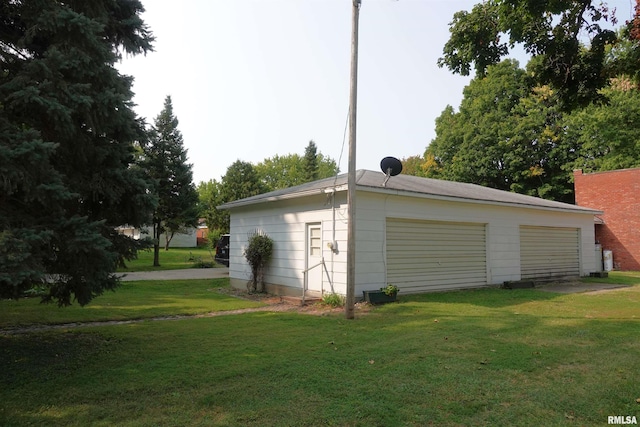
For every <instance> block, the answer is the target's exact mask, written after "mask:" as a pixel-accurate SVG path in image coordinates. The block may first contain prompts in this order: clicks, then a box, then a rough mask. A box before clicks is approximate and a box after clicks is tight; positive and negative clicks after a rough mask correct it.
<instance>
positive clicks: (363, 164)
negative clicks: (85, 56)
mask: <svg viewBox="0 0 640 427" xmlns="http://www.w3.org/2000/svg"><path fill="white" fill-rule="evenodd" d="M478 1H479V0H478ZM478 1H476V0H397V1H396V0H362V7H361V10H360V32H359V36H360V40H359V73H358V119H357V156H356V159H357V168H358V169H370V170H378V169H379V163H380V160H381V159H382V158H383V157H385V156H394V157H398V158H402V157H408V156H411V155H416V154H420V155H421V154H423V153H424V150H425V148H426V147H427V145H429V143H430V142H431V140H432V139H433V138H434V137H435V119H436V118H437V117H438V116H439V115H440V114H441V113H442V110H443V109H444V108H445V107H446V106H447V105H452V106H453V107H454V108H456V109H457V108H458V106H459V105H460V101H461V100H462V90H463V88H464V86H466V85H467V84H468V83H469V80H470V78H468V77H461V76H459V75H453V74H451V73H450V72H449V71H448V70H447V69H441V68H438V66H437V65H436V61H437V60H438V58H439V57H441V56H442V48H443V46H444V44H445V43H446V41H447V40H448V37H449V26H448V23H449V22H451V19H452V17H453V14H454V13H455V12H456V11H459V10H470V9H471V8H472V7H473V5H474V4H476V3H477V2H478ZM142 2H143V4H144V6H145V8H146V12H145V13H144V14H143V19H144V20H145V22H146V23H147V24H148V25H149V27H150V29H151V31H152V32H153V34H154V36H155V37H156V42H155V45H154V46H155V52H151V53H149V54H148V55H147V56H137V57H133V58H126V59H125V60H124V61H123V62H122V64H120V65H119V69H120V71H121V73H123V74H127V75H131V76H133V77H134V78H135V82H134V87H133V90H134V92H135V97H134V102H135V103H136V104H137V107H136V112H137V113H138V114H139V115H140V116H142V117H145V118H146V119H147V122H149V123H153V119H154V118H155V117H156V116H157V115H158V114H159V113H160V111H161V110H162V107H163V102H164V98H165V96H166V95H171V97H172V100H173V107H174V114H175V115H176V117H177V118H178V120H179V122H180V124H179V129H180V131H181V132H182V134H183V137H184V144H185V147H186V148H187V149H188V155H189V162H190V163H192V164H193V172H194V181H195V183H196V184H197V183H199V182H200V181H208V180H210V179H216V180H219V179H220V178H221V176H222V175H224V174H225V172H226V169H227V167H228V166H229V165H231V164H232V163H233V162H234V161H236V160H238V159H240V160H244V161H249V162H252V163H254V164H255V163H258V162H260V161H262V160H263V159H265V158H267V157H272V156H274V155H276V154H279V155H285V154H289V153H298V154H303V152H304V148H305V146H306V145H307V143H308V142H309V140H314V141H315V143H316V145H317V146H318V149H319V151H321V152H322V153H323V154H325V155H327V156H329V157H332V158H333V159H335V160H336V162H337V161H338V159H339V158H340V156H341V154H342V160H341V162H340V165H339V166H340V170H341V171H342V172H346V171H347V168H348V139H347V142H345V146H344V150H342V145H343V138H344V131H345V124H346V119H347V113H348V108H349V75H350V49H351V0H182V1H180V2H175V1H168V0H142ZM632 2H633V0H616V1H610V2H609V4H610V5H611V6H615V7H616V8H617V11H618V12H617V16H618V18H619V20H620V21H622V22H623V21H624V20H626V19H629V17H630V16H631V11H632V10H633V4H632ZM633 3H635V2H633ZM524 65H525V64H523V63H521V66H524Z"/></svg>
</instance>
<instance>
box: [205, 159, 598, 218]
mask: <svg viewBox="0 0 640 427" xmlns="http://www.w3.org/2000/svg"><path fill="white" fill-rule="evenodd" d="M384 181H385V175H384V174H382V173H380V172H373V171H369V170H362V169H361V170H358V171H357V172H356V186H357V187H356V188H357V190H359V191H371V192H377V193H385V194H396V195H403V196H408V197H420V198H427V199H439V200H449V201H463V202H471V203H483V204H494V205H503V206H504V205H506V206H516V207H525V208H534V209H544V210H559V211H565V212H567V211H568V212H575V213H585V214H586V213H589V214H593V215H600V214H602V213H603V212H602V211H599V210H596V209H591V208H587V207H583V206H578V205H572V204H569V203H562V202H556V201H553V200H547V199H541V198H538V197H533V196H527V195H524V194H518V193H512V192H508V191H503V190H497V189H494V188H488V187H483V186H480V185H476V184H468V183H463V182H455V181H444V180H438V179H431V178H421V177H416V176H411V175H397V176H395V177H391V178H390V179H389V180H388V181H387V182H386V185H385V183H384ZM346 185H347V174H341V175H338V176H336V177H331V178H325V179H321V180H318V181H313V182H309V183H306V184H302V185H297V186H295V187H290V188H285V189H281V190H276V191H271V192H269V193H264V194H259V195H257V196H253V197H248V198H245V199H241V200H236V201H233V202H229V203H225V204H223V205H220V206H218V209H234V208H238V207H243V206H249V205H255V204H260V203H266V202H273V201H278V200H286V199H295V198H299V197H305V196H311V195H316V194H322V193H326V192H328V191H331V189H335V191H345V190H346Z"/></svg>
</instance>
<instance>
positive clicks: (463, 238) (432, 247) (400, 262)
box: [386, 218, 487, 293]
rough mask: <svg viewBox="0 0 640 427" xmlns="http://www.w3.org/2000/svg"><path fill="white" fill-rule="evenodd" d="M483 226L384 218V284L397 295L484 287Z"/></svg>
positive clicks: (485, 259) (484, 254)
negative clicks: (385, 244) (385, 280)
mask: <svg viewBox="0 0 640 427" xmlns="http://www.w3.org/2000/svg"><path fill="white" fill-rule="evenodd" d="M485 234H486V233H485V225H484V224H477V223H459V222H437V221H416V220H406V219H394V218H387V231H386V237H387V282H388V283H393V284H394V285H397V286H398V287H400V292H401V293H418V292H428V291H435V290H447V289H460V288H471V287H478V286H485V285H486V284H487V264H486V263H487V255H486V240H485Z"/></svg>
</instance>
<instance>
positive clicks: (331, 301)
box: [322, 292, 344, 308]
mask: <svg viewBox="0 0 640 427" xmlns="http://www.w3.org/2000/svg"><path fill="white" fill-rule="evenodd" d="M322 304H324V305H328V306H329V307H333V308H336V307H342V306H343V305H344V297H343V296H342V295H338V294H335V293H333V292H332V293H330V294H324V295H322Z"/></svg>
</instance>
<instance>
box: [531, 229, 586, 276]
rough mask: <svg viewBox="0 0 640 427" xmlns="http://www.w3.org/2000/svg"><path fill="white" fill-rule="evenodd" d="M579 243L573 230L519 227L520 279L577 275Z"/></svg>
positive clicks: (575, 231) (576, 230)
mask: <svg viewBox="0 0 640 427" xmlns="http://www.w3.org/2000/svg"><path fill="white" fill-rule="evenodd" d="M579 242H580V239H579V237H578V229H576V228H556V227H529V226H521V227H520V273H521V276H522V279H544V278H554V277H566V276H579V275H580V243H579Z"/></svg>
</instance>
